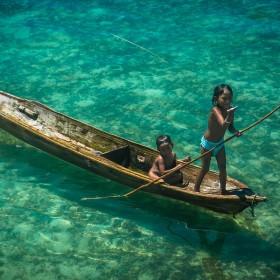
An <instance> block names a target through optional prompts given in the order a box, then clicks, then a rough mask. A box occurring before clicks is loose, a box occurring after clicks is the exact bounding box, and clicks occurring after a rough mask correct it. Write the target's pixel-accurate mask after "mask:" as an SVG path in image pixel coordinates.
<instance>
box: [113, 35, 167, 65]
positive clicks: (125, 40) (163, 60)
mask: <svg viewBox="0 0 280 280" xmlns="http://www.w3.org/2000/svg"><path fill="white" fill-rule="evenodd" d="M111 34H112V35H113V36H114V37H115V38H118V39H120V40H122V41H124V42H127V43H129V44H131V45H134V46H136V47H138V48H140V49H142V50H144V51H146V52H149V53H150V54H152V55H154V56H156V57H157V58H158V59H160V61H162V62H166V63H167V61H166V60H165V59H163V58H162V57H160V56H159V55H157V54H156V53H154V52H152V51H150V50H148V49H146V48H144V47H142V46H140V45H137V44H135V43H133V42H131V41H129V40H127V39H124V38H122V37H120V36H117V35H115V34H113V33H111Z"/></svg>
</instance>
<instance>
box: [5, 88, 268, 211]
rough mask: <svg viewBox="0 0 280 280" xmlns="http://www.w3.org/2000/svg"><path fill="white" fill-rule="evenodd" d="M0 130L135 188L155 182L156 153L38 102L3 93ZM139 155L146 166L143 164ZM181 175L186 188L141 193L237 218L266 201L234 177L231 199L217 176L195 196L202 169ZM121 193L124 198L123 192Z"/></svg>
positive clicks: (152, 188) (208, 177)
mask: <svg viewBox="0 0 280 280" xmlns="http://www.w3.org/2000/svg"><path fill="white" fill-rule="evenodd" d="M0 128H2V129H3V130H5V131H7V132H8V133H10V134H12V135H13V136H15V137H17V138H19V139H20V140H22V141H24V142H26V143H28V144H30V145H32V146H34V147H36V148H38V149H40V150H42V151H45V152H46V153H48V154H51V155H53V156H56V157H58V158H60V159H62V160H64V161H66V162H69V163H71V164H74V165H76V166H78V167H81V168H83V169H86V170H88V171H90V172H93V173H96V174H98V175H100V176H103V177H105V178H108V179H110V180H113V181H116V182H118V183H121V184H124V185H127V186H130V187H132V188H138V187H139V186H141V185H143V184H147V183H150V182H151V181H152V180H151V179H150V178H149V177H148V175H147V171H148V170H149V168H150V167H151V165H152V163H153V161H154V159H155V158H156V156H157V155H158V151H156V150H154V149H152V148H149V147H146V146H144V145H141V144H138V143H135V142H133V141H129V140H127V139H124V138H121V137H118V136H116V135H112V134H109V133H107V132H104V131H102V130H100V129H97V128H95V127H93V126H90V125H88V124H85V123H82V122H80V121H77V120H75V119H73V118H71V117H68V116H66V115H63V114H61V113H59V112H56V111H54V110H53V109H51V108H49V107H47V106H45V105H43V104H41V103H39V102H36V101H32V100H27V99H23V98H20V97H17V96H14V95H11V94H9V93H6V92H3V91H0ZM139 156H141V157H142V158H143V157H144V158H145V162H140V161H139ZM181 171H182V174H183V177H184V181H185V182H186V181H188V182H190V183H189V185H188V187H187V188H186V189H182V188H180V187H176V186H170V185H168V184H151V185H150V186H148V187H146V188H144V189H142V190H143V191H146V192H150V193H153V194H157V195H161V196H165V197H168V198H172V199H176V200H180V201H184V202H188V203H192V204H195V205H198V206H202V207H205V208H207V209H210V210H213V211H216V212H220V213H226V214H237V213H239V212H241V211H243V210H244V209H246V208H248V207H251V206H256V205H257V204H258V203H259V202H265V201H267V198H266V197H264V196H258V195H256V194H255V193H254V192H253V191H252V190H251V189H250V188H248V187H247V186H246V185H245V184H243V183H241V182H239V181H237V180H235V179H232V178H228V179H227V186H226V188H227V190H228V191H229V194H227V195H221V194H219V192H220V190H219V176H218V173H217V172H214V171H209V172H208V174H207V175H206V176H205V178H204V180H203V183H202V185H201V192H200V193H197V192H194V191H193V185H194V181H195V178H196V174H197V172H198V171H199V167H198V166H195V165H193V164H190V165H187V166H186V167H184V168H182V170H181ZM118 192H119V193H120V194H122V193H123V190H122V189H119V190H118Z"/></svg>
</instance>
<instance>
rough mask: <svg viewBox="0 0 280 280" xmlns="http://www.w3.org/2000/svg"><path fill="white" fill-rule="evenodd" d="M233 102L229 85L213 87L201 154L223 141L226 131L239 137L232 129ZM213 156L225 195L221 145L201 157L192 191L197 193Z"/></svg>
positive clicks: (224, 161)
mask: <svg viewBox="0 0 280 280" xmlns="http://www.w3.org/2000/svg"><path fill="white" fill-rule="evenodd" d="M232 101H233V91H232V89H231V88H230V86H229V85H226V84H221V85H218V86H216V87H215V89H214V94H213V98H212V104H213V108H212V109H211V111H210V114H209V117H208V128H207V130H206V132H205V133H204V136H203V137H202V139H201V154H204V153H205V152H207V151H209V150H211V149H212V148H213V147H215V146H217V145H219V143H222V142H223V141H224V135H225V133H226V130H227V129H228V130H229V131H230V132H231V133H233V134H235V135H236V136H237V137H239V136H240V135H241V134H240V131H239V130H236V129H235V127H234V111H235V110H236V108H237V106H236V107H233V108H232V107H231V103H232ZM213 156H215V157H216V160H217V164H218V168H219V178H220V186H221V193H222V194H225V193H226V178H227V172H226V152H225V147H224V145H223V144H221V145H219V146H218V147H217V148H215V149H214V150H213V151H212V152H211V153H208V154H206V155H205V156H203V157H202V166H201V170H200V171H199V173H198V175H197V178H196V182H195V186H194V191H196V192H199V190H200V184H201V182H202V180H203V178H204V176H205V174H206V173H207V172H208V171H209V167H210V162H211V157H213Z"/></svg>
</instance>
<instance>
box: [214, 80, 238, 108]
mask: <svg viewBox="0 0 280 280" xmlns="http://www.w3.org/2000/svg"><path fill="white" fill-rule="evenodd" d="M225 89H227V90H228V91H229V92H231V94H232V95H233V91H232V89H231V87H230V86H229V85H227V84H220V85H217V86H216V87H215V88H214V94H213V98H212V104H213V106H215V105H217V99H218V98H219V96H220V95H222V94H223V93H224V91H225Z"/></svg>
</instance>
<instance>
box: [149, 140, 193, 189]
mask: <svg viewBox="0 0 280 280" xmlns="http://www.w3.org/2000/svg"><path fill="white" fill-rule="evenodd" d="M156 145H157V149H158V150H159V152H160V155H159V156H158V157H157V158H156V159H155V162H154V164H153V166H152V168H151V169H150V171H149V176H150V177H151V178H153V179H158V178H159V177H161V176H163V175H165V174H167V173H169V172H172V171H173V170H174V168H175V167H176V154H175V153H174V152H173V143H172V141H171V138H170V137H169V136H168V135H160V136H159V137H158V138H157V140H156ZM190 160H191V158H190V157H186V158H185V159H184V160H183V161H190ZM159 182H166V183H168V184H170V185H178V186H183V176H182V174H181V172H180V171H179V170H178V171H175V172H174V173H172V174H170V175H168V176H166V177H165V178H164V179H160V180H159Z"/></svg>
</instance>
